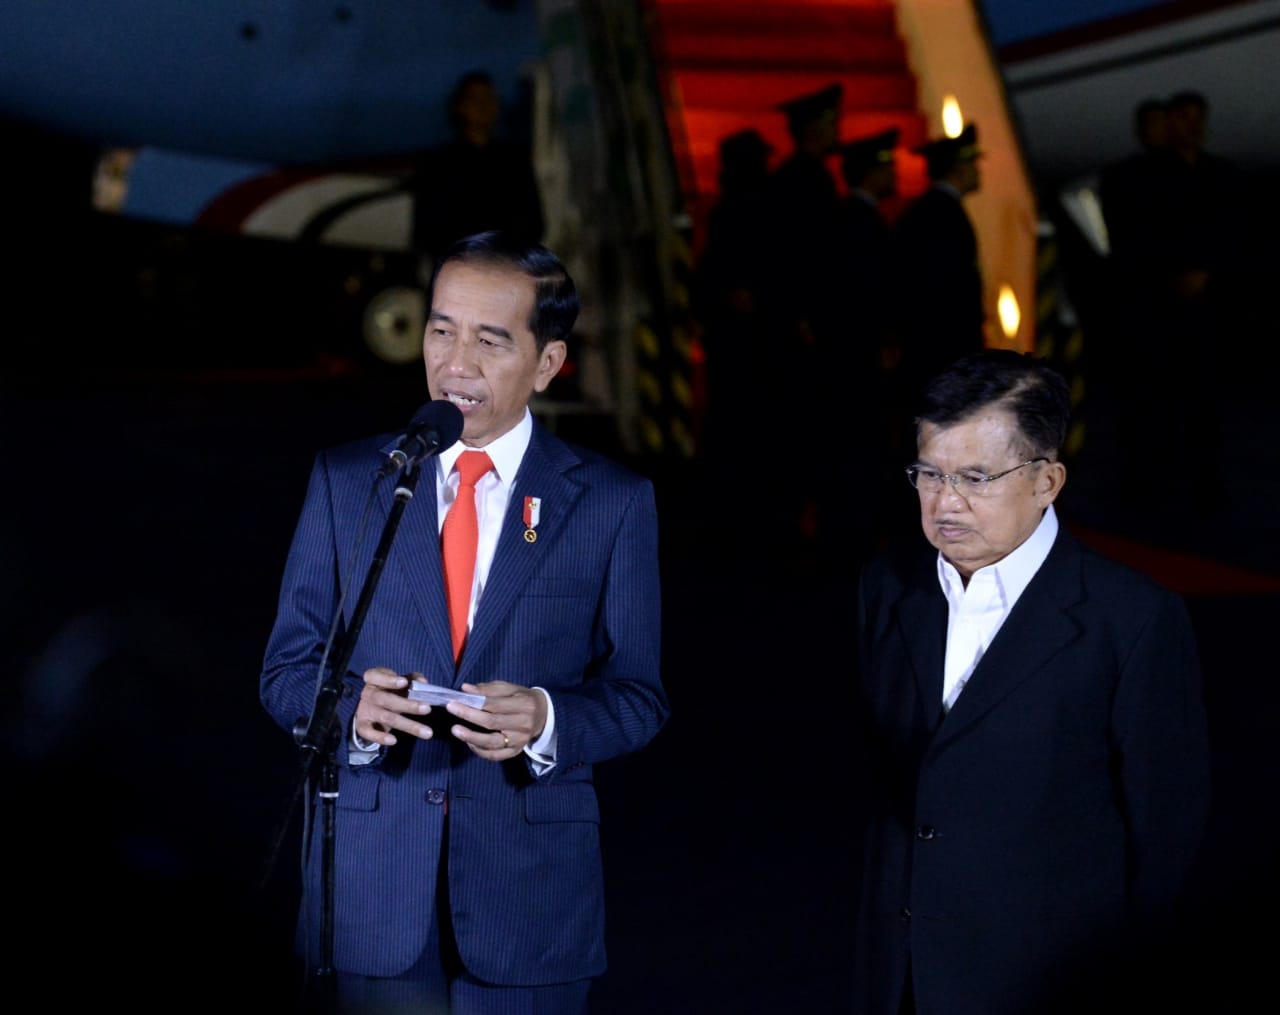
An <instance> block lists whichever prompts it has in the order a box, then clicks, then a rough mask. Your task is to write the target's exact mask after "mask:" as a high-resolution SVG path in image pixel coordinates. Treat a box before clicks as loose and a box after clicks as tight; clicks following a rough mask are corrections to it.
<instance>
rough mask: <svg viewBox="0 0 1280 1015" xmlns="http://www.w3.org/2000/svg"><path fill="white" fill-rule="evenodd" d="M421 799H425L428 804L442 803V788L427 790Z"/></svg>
mask: <svg viewBox="0 0 1280 1015" xmlns="http://www.w3.org/2000/svg"><path fill="white" fill-rule="evenodd" d="M423 799H425V800H426V801H427V803H429V804H436V805H437V806H439V805H440V804H442V803H444V790H442V789H429V790H427V792H426V795H425V796H424V798H423Z"/></svg>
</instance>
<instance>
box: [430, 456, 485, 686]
mask: <svg viewBox="0 0 1280 1015" xmlns="http://www.w3.org/2000/svg"><path fill="white" fill-rule="evenodd" d="M454 467H455V468H456V469H457V470H458V495H457V496H456V497H455V498H454V499H453V506H452V507H450V508H449V513H448V514H447V515H445V516H444V529H443V530H442V532H441V539H442V541H443V544H442V545H443V555H444V589H445V598H446V599H447V600H448V603H449V630H450V633H451V634H452V635H453V659H454V662H457V660H458V657H459V656H461V655H462V643H463V642H464V641H466V638H467V614H468V613H469V612H470V610H471V585H472V582H473V580H474V578H475V573H476V541H477V539H478V538H479V536H480V525H479V523H478V522H477V520H476V483H477V482H478V481H479V479H480V477H481V476H483V475H484V474H485V473H486V472H488V471H489V470H490V469H492V468H493V462H491V461H490V460H489V456H488V455H487V454H486V453H485V452H483V451H464V452H462V454H460V455H459V456H458V462H457V464H456V465H455V466H454Z"/></svg>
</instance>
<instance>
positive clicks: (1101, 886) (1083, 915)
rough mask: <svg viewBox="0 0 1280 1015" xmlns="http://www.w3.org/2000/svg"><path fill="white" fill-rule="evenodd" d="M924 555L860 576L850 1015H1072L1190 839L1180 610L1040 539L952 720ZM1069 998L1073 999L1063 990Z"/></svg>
mask: <svg viewBox="0 0 1280 1015" xmlns="http://www.w3.org/2000/svg"><path fill="white" fill-rule="evenodd" d="M946 629H947V604H946V600H945V598H944V596H943V594H942V591H941V589H940V588H939V585H938V580H937V572H936V552H935V551H933V550H932V549H930V550H929V551H928V552H927V553H919V554H916V555H915V556H913V557H910V558H909V559H905V560H903V559H892V558H888V557H885V558H881V559H879V560H877V561H876V562H874V563H873V564H872V565H870V566H869V567H868V568H867V569H866V571H865V573H864V575H863V579H862V585H861V589H860V606H859V636H860V639H861V642H860V664H861V690H862V692H863V700H864V703H865V707H866V718H867V720H868V724H869V728H868V731H867V737H868V740H867V743H868V744H869V756H868V758H867V759H866V765H867V768H866V769H865V771H866V775H867V778H868V784H867V787H866V793H867V799H868V800H869V807H868V812H869V813H868V823H867V836H866V841H865V850H866V853H865V858H864V859H865V868H864V875H865V876H864V883H863V889H862V900H861V903H862V905H861V913H860V917H859V924H858V949H857V957H856V969H855V975H856V978H857V1003H856V1004H855V1010H856V1011H858V1012H859V1013H862V1015H897V1012H898V1005H899V1002H900V996H901V990H902V987H903V984H904V980H905V977H906V975H907V969H908V956H909V957H910V969H911V975H912V980H913V985H914V992H915V999H916V1009H917V1011H918V1012H919V1013H921V1015H931V1013H945V1015H967V1013H972V1015H992V1013H997V1012H1027V1013H1030V1012H1036V1013H1043V1012H1047V1011H1054V1010H1057V1007H1058V1006H1061V1007H1063V1008H1067V1007H1070V1003H1069V1002H1068V1001H1067V996H1068V991H1069V990H1070V989H1072V988H1081V985H1082V984H1084V983H1086V982H1088V983H1096V982H1097V979H1098V978H1099V977H1102V976H1103V975H1105V974H1106V973H1107V971H1108V969H1110V968H1112V966H1111V964H1113V963H1119V962H1122V961H1123V959H1122V957H1123V955H1124V954H1125V951H1124V950H1125V948H1126V947H1129V946H1130V945H1132V943H1133V942H1134V941H1135V940H1136V938H1135V937H1134V935H1136V934H1137V933H1138V932H1139V930H1141V929H1142V928H1143V927H1144V926H1150V927H1158V926H1160V925H1161V924H1162V922H1163V921H1164V920H1165V919H1166V918H1167V917H1168V916H1169V915H1170V914H1171V913H1172V912H1173V909H1174V904H1175V901H1176V899H1177V897H1178V894H1179V892H1180V890H1181V888H1182V886H1183V883H1184V880H1185V879H1186V877H1187V875H1188V872H1189V869H1190V867H1191V865H1192V862H1193V858H1194V855H1195V853H1196V851H1197V849H1198V846H1199V842H1200V839H1201V836H1202V833H1203V829H1204V825H1205V821H1206V816H1207V811H1208V796H1209V762H1208V746H1207V732H1206V723H1205V716H1204V710H1203V703H1202V697H1201V682H1200V669H1199V662H1198V655H1197V649H1196V645H1195V639H1194V635H1193V631H1192V628H1191V624H1190V621H1189V619H1188V616H1187V613H1186V610H1185V607H1184V604H1183V603H1182V601H1181V599H1180V598H1179V597H1177V596H1176V595H1175V594H1173V593H1172V592H1169V591H1167V590H1166V589H1163V588H1161V587H1159V586H1158V585H1156V584H1155V583H1153V582H1152V581H1151V580H1149V579H1148V578H1147V577H1145V576H1144V575H1142V574H1140V573H1138V572H1136V571H1134V570H1131V569H1129V568H1128V567H1125V566H1124V565H1121V564H1118V563H1116V562H1114V561H1111V560H1108V559H1106V558H1104V557H1102V556H1099V555H1098V554H1096V553H1094V552H1092V551H1090V550H1088V549H1087V548H1085V547H1083V546H1082V545H1081V544H1080V543H1079V542H1078V541H1077V540H1076V539H1075V538H1074V537H1073V536H1071V535H1070V534H1069V533H1067V532H1066V531H1065V529H1060V530H1059V534H1058V537H1057V540H1056V541H1055V543H1054V546H1053V548H1052V550H1051V552H1050V554H1049V556H1048V558H1047V559H1046V560H1045V563H1044V565H1043V566H1042V567H1041V568H1040V571H1039V572H1038V573H1037V574H1036V576H1035V577H1034V578H1033V579H1032V581H1031V583H1030V584H1029V585H1028V587H1027V589H1026V590H1025V592H1024V593H1023V594H1022V596H1021V597H1020V598H1019V600H1018V601H1017V603H1016V604H1015V606H1014V608H1013V610H1012V611H1011V613H1010V614H1009V616H1008V618H1007V619H1006V620H1005V623H1004V625H1003V626H1002V627H1001V629H1000V631H999V632H998V633H997V635H996V637H995V638H994V640H993V641H992V643H991V645H990V647H989V649H988V651H987V653H986V655H985V656H984V657H983V659H982V661H981V662H980V663H979V665H978V667H977V669H976V670H975V671H974V674H973V676H972V678H971V679H970V681H969V683H968V684H967V686H966V687H965V689H964V691H963V693H962V694H961V695H960V697H959V698H958V699H957V701H956V704H955V706H954V707H953V708H952V710H951V712H950V713H949V714H948V715H946V716H945V718H944V717H943V715H942V712H941V707H940V703H941V699H942V671H943V660H944V655H945V648H946V646H945V639H946ZM1081 989H1083V988H1081Z"/></svg>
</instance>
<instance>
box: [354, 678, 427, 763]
mask: <svg viewBox="0 0 1280 1015" xmlns="http://www.w3.org/2000/svg"><path fill="white" fill-rule="evenodd" d="M423 679H425V678H424V677H423V676H422V674H421V673H411V674H409V676H407V677H403V676H401V675H400V674H399V673H395V672H393V671H391V670H388V669H386V668H385V667H382V666H375V667H374V668H373V669H369V670H365V671H364V688H363V689H362V690H361V691H360V701H359V703H358V704H357V705H356V716H355V721H354V726H355V732H356V736H358V737H359V738H360V739H361V740H363V741H365V742H366V743H370V744H381V745H382V746H383V747H390V746H391V745H392V744H394V743H395V742H396V738H395V734H393V733H392V732H391V731H392V730H400V731H401V732H402V733H408V734H409V735H410V736H414V737H420V738H422V739H423V740H430V739H431V727H430V726H426V725H424V724H423V723H420V722H418V721H417V720H416V719H415V718H413V717H414V716H420V715H426V714H427V713H428V712H430V711H431V706H430V705H428V704H427V703H426V702H425V701H412V700H410V698H409V697H408V693H409V681H410V680H423Z"/></svg>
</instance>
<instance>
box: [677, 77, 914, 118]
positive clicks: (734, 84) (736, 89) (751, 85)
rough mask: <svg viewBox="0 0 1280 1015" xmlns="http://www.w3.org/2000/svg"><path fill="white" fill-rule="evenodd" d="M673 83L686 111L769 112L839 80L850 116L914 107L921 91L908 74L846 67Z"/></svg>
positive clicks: (691, 79)
mask: <svg viewBox="0 0 1280 1015" xmlns="http://www.w3.org/2000/svg"><path fill="white" fill-rule="evenodd" d="M675 80H676V83H677V85H678V89H679V94H680V101H681V103H682V104H683V106H684V108H685V110H686V111H688V110H693V109H699V108H703V107H710V108H713V109H724V110H731V109H745V110H751V111H759V110H771V109H774V108H775V107H776V106H777V105H778V104H779V103H782V102H786V101H787V100H789V99H793V98H795V97H796V96H797V95H805V94H807V93H809V92H816V91H818V90H819V89H821V88H825V87H826V86H827V85H829V84H832V83H833V82H836V81H839V82H840V83H841V84H842V85H844V101H843V103H842V107H843V110H844V112H846V113H849V112H854V111H859V110H875V109H886V108H887V109H915V108H916V97H917V86H916V81H915V79H914V78H913V77H911V76H910V75H907V74H877V73H874V72H871V73H866V74H859V73H849V71H848V68H847V67H832V68H830V69H827V70H822V69H813V68H810V69H808V70H804V71H800V70H787V69H782V70H777V69H774V68H770V67H752V68H750V69H748V70H743V71H738V72H735V73H731V74H730V73H722V72H717V71H711V70H707V71H704V70H699V69H690V70H680V71H677V72H676V74H675ZM686 115H687V112H686Z"/></svg>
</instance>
